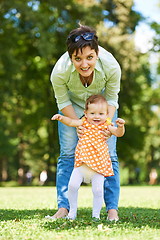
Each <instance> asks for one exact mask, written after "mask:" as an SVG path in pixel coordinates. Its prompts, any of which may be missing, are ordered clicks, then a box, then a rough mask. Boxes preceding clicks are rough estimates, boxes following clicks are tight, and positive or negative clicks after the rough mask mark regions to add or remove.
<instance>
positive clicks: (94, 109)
mask: <svg viewBox="0 0 160 240" xmlns="http://www.w3.org/2000/svg"><path fill="white" fill-rule="evenodd" d="M85 117H86V118H87V120H88V122H89V123H91V124H96V125H99V124H102V123H104V122H105V121H106V119H107V104H106V103H102V102H98V103H92V104H89V105H88V110H87V111H86V112H85Z"/></svg>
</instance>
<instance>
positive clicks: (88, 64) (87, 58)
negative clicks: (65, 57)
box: [71, 46, 98, 77]
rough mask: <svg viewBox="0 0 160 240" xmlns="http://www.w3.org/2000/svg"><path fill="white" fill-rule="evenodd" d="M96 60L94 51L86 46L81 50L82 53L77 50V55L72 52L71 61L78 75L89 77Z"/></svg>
mask: <svg viewBox="0 0 160 240" xmlns="http://www.w3.org/2000/svg"><path fill="white" fill-rule="evenodd" d="M97 58H98V55H97V53H96V52H95V50H94V49H91V48H90V47H89V46H87V47H85V48H82V52H81V50H80V49H79V51H78V54H77V55H76V51H74V52H73V54H72V58H71V60H72V62H73V64H74V66H75V68H76V70H77V72H78V73H79V74H80V75H82V76H83V77H89V76H90V75H91V74H92V72H93V71H94V68H95V65H96V60H97Z"/></svg>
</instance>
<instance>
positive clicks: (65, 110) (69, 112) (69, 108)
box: [61, 105, 79, 120]
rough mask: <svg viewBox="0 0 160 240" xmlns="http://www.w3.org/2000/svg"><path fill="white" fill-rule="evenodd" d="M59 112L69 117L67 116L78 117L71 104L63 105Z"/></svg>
mask: <svg viewBox="0 0 160 240" xmlns="http://www.w3.org/2000/svg"><path fill="white" fill-rule="evenodd" d="M61 112H62V113H63V114H64V115H65V116H66V117H69V118H72V119H77V120H78V119H79V118H78V117H77V115H76V113H75V111H74V108H73V106H72V105H68V106H66V107H64V108H63V109H62V110H61Z"/></svg>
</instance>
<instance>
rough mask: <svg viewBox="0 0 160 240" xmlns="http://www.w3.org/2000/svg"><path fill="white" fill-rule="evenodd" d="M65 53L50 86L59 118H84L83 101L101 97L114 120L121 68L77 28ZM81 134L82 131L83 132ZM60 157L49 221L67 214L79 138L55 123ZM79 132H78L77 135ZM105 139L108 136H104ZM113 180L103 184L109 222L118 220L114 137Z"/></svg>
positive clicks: (92, 37) (88, 32)
mask: <svg viewBox="0 0 160 240" xmlns="http://www.w3.org/2000/svg"><path fill="white" fill-rule="evenodd" d="M67 48H68V51H67V52H66V53H64V54H63V55H62V56H61V58H60V59H59V60H58V62H57V63H56V65H55V66H54V68H53V71H52V74H51V82H52V85H53V89H54V93H55V97H56V101H57V105H58V108H59V110H60V111H61V114H63V115H65V116H67V117H70V118H73V119H79V118H81V117H82V116H83V112H84V107H85V101H86V99H87V98H88V97H89V96H91V95H93V94H103V95H104V96H105V98H106V100H107V101H108V105H109V106H108V117H110V118H111V119H112V121H113V122H114V121H115V119H116V118H117V115H116V109H117V108H118V93H119V90H120V77H121V70H120V66H119V64H118V63H117V61H116V60H115V58H114V57H113V56H112V54H111V53H109V52H107V51H106V50H105V49H103V48H102V47H100V46H98V37H97V36H96V31H95V30H93V29H92V28H90V27H88V26H82V25H80V27H79V28H77V29H74V30H72V31H71V32H70V34H69V36H68V39H67ZM82 131H83V129H82ZM58 132H59V142H60V157H59V159H58V165H57V182H56V185H57V197H58V211H57V213H55V214H54V216H52V218H63V217H65V216H66V215H67V214H68V210H69V203H68V199H67V190H68V182H69V179H70V175H71V173H72V170H73V166H74V153H75V147H76V145H77V141H78V136H77V131H76V128H73V127H68V126H66V125H64V124H63V123H61V122H58ZM79 132H80V131H79ZM104 135H105V136H106V138H108V137H109V136H110V133H109V132H108V131H105V132H104ZM107 143H108V146H109V153H110V157H111V160H112V166H113V170H114V176H111V177H107V178H106V179H105V183H104V201H105V204H106V210H107V212H108V219H109V220H110V221H113V220H118V213H117V210H118V200H119V189H120V184H119V166H118V159H117V154H116V137H115V136H112V137H110V138H109V140H108V142H107Z"/></svg>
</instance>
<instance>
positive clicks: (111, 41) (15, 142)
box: [0, 0, 160, 180]
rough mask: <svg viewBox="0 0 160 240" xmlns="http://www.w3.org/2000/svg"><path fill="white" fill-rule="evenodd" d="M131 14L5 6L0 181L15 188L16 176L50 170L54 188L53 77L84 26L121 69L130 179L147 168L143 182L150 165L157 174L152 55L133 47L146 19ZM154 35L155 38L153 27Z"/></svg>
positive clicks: (95, 6) (39, 4)
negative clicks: (79, 27) (12, 183)
mask: <svg viewBox="0 0 160 240" xmlns="http://www.w3.org/2000/svg"><path fill="white" fill-rule="evenodd" d="M133 6H134V5H133V1H132V0H129V1H122V0H112V1H108V0H102V1H95V0H87V1H86V0H85V1H84V0H70V1H68V0H63V1H62V0H59V1H57V0H55V1H51V0H48V1H42V0H39V1H35V0H33V1H28V0H24V1H19V0H15V1H12V0H7V1H5V0H1V2H0V13H1V14H0V52H1V54H0V60H1V61H0V108H1V118H0V127H1V128H0V129H1V130H0V140H1V141H0V175H1V176H0V179H3V180H11V179H12V180H16V179H17V170H18V169H19V168H24V169H25V171H27V170H28V169H29V168H30V169H31V171H32V174H33V175H34V176H35V177H38V176H39V173H40V172H41V171H42V170H43V169H47V171H48V175H49V180H54V175H55V170H56V169H55V166H56V161H57V157H58V154H59V145H58V136H57V123H56V122H54V123H53V122H51V121H50V118H51V116H52V114H53V113H56V112H57V106H56V102H55V99H54V96H53V91H52V86H51V83H50V80H49V77H50V73H51V70H52V68H53V66H54V64H55V62H56V61H57V59H58V58H59V57H60V56H61V54H63V53H64V52H65V51H66V46H65V39H66V37H67V35H68V33H69V32H70V31H71V29H73V28H75V27H77V23H78V22H79V21H80V22H81V23H82V24H86V25H90V26H93V27H95V28H96V29H97V31H98V36H99V40H100V45H102V46H103V47H105V48H106V49H108V50H109V51H110V52H111V53H112V54H113V55H114V56H115V57H116V59H117V60H118V61H119V63H120V65H121V68H122V83H121V92H120V101H119V103H120V109H119V115H120V116H121V117H123V118H125V120H126V123H127V124H126V133H125V136H124V137H123V138H122V139H119V140H118V153H119V158H120V161H121V162H122V163H123V164H125V166H128V168H129V169H130V171H131V170H133V169H134V168H135V167H136V166H140V167H142V168H143V167H144V165H145V171H146V173H145V174H144V178H146V176H148V172H149V168H150V166H151V165H152V166H153V165H155V166H158V162H159V155H158V149H159V145H160V142H159V141H160V140H159V139H160V138H159V130H158V129H159V118H158V114H159V112H157V111H156V112H155V111H153V105H157V102H158V100H159V88H154V89H153V87H152V84H153V82H154V81H153V80H154V79H153V76H152V75H151V69H150V64H149V61H148V59H149V55H148V54H143V55H142V54H140V52H138V50H136V49H135V46H134V33H135V28H136V26H137V24H138V22H139V21H140V20H144V18H143V16H141V15H140V14H139V13H137V12H135V11H134V8H133ZM151 27H152V28H153V29H154V30H155V31H156V32H157V33H158V31H159V30H158V29H159V28H158V25H157V24H156V23H153V24H152V25H151ZM157 41H158V38H155V44H154V46H155V48H154V47H153V50H154V51H155V50H156V49H157V47H156V46H157ZM153 126H154V127H153ZM151 139H152V140H151ZM124 149H125V151H124Z"/></svg>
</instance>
